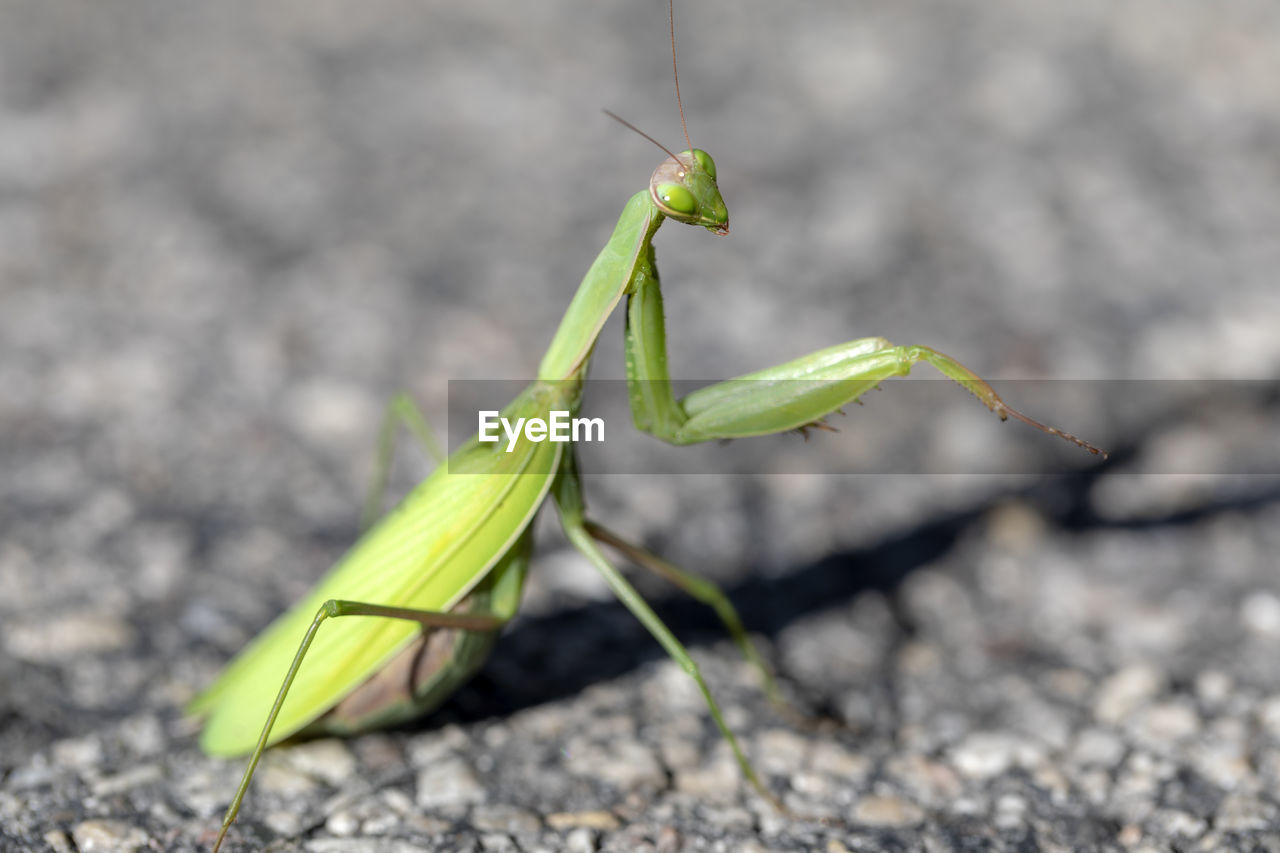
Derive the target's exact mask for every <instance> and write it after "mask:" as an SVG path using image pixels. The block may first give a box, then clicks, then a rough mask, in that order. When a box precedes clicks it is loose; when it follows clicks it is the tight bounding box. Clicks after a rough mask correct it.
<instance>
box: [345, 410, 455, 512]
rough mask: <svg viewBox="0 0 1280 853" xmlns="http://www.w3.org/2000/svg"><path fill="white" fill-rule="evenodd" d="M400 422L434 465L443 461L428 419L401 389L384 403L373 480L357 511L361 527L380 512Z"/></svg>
mask: <svg viewBox="0 0 1280 853" xmlns="http://www.w3.org/2000/svg"><path fill="white" fill-rule="evenodd" d="M400 424H403V425H404V427H405V428H406V429H408V430H409V434H410V435H412V436H413V437H414V438H416V439H417V440H418V443H419V444H421V445H422V447H423V449H424V450H426V451H427V454H428V455H429V456H430V457H431V459H432V461H434V462H435V463H436V464H437V465H439V464H440V463H441V462H443V461H444V458H445V453H444V448H443V447H442V446H441V444H440V440H439V439H438V438H436V434H435V431H434V430H432V429H431V426H430V424H428V423H427V419H426V418H425V417H423V416H422V410H421V409H419V408H418V405H417V403H415V402H413V398H412V397H410V396H409V395H408V394H406V393H405V392H404V391H401V392H400V393H399V394H396V395H395V396H394V397H392V398H391V400H390V401H388V403H387V408H386V411H384V412H383V414H382V425H381V426H380V427H379V428H378V452H377V457H376V458H375V460H374V466H373V479H372V481H371V482H370V483H369V491H368V493H367V494H366V495H365V500H364V510H363V511H362V512H361V514H360V529H361V530H367V529H369V528H370V527H371V526H372V525H373V523H374V522H375V521H377V520H378V518H379V517H381V515H382V503H383V500H384V499H385V497H386V492H387V478H388V475H389V473H390V471H391V457H392V455H393V454H394V453H395V444H396V432H397V431H396V427H397V426H398V425H400Z"/></svg>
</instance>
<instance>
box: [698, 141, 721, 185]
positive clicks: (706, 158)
mask: <svg viewBox="0 0 1280 853" xmlns="http://www.w3.org/2000/svg"><path fill="white" fill-rule="evenodd" d="M693 159H695V160H697V161H698V165H699V166H701V167H702V171H704V172H706V173H707V176H708V177H710V178H711V180H713V181H714V180H715V179H716V161H715V160H712V159H711V155H710V154H708V153H707V152H705V151H703V150H702V149H701V148H695V149H693Z"/></svg>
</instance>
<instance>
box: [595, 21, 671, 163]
mask: <svg viewBox="0 0 1280 853" xmlns="http://www.w3.org/2000/svg"><path fill="white" fill-rule="evenodd" d="M667 25H668V27H669V29H670V32H671V77H672V79H673V80H675V84H676V108H677V109H679V111H680V130H681V131H682V132H683V133H684V141H685V143H687V144H688V146H689V150H690V151H692V150H693V140H692V139H690V138H689V125H688V124H687V123H686V122H685V120H684V100H683V99H682V98H681V97H680V69H679V67H678V66H677V65H676V5H675V0H667ZM604 114H605V115H607V116H608V117H609V118H611V119H613V120H614V121H616V122H617V123H618V124H620V125H622V126H623V127H625V128H627V129H629V130H632V131H635V132H636V133H638V134H640V135H641V136H643V137H644V138H645V139H647V140H649V141H650V142H652V143H653V144H654V145H656V146H658V147H659V148H661V149H662V150H663V151H665V152H666V153H667V156H668V157H670V158H671V159H672V160H675V161H676V162H677V163H680V162H682V161H681V159H680V158H679V157H677V156H676V155H675V154H674V153H672V151H671V149H670V148H668V147H667V146H665V145H663V144H662V143H661V142H659V141H658V140H656V139H654V138H653V137H652V136H650V135H649V134H647V133H645V132H644V131H643V130H641V129H640V128H638V127H636V126H635V125H634V124H632V123H631V122H629V121H627V120H626V119H625V118H623V117H622V116H620V115H618V114H617V113H615V112H613V111H612V110H604Z"/></svg>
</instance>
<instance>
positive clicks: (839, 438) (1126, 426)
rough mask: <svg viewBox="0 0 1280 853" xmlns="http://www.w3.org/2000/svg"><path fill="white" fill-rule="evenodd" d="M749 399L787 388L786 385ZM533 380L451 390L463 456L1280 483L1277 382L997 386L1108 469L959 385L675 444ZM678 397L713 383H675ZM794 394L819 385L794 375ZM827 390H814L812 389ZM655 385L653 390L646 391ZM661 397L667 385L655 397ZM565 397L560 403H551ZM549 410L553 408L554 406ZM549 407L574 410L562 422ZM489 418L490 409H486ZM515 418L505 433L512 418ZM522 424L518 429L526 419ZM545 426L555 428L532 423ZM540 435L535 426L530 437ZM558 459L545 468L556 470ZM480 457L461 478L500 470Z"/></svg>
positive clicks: (618, 470) (599, 395)
mask: <svg viewBox="0 0 1280 853" xmlns="http://www.w3.org/2000/svg"><path fill="white" fill-rule="evenodd" d="M738 383H739V384H740V385H741V386H742V387H741V388H739V389H737V390H742V391H745V396H746V397H748V398H754V396H755V395H754V394H753V391H755V390H759V391H760V392H761V393H764V392H766V391H767V392H769V393H772V394H777V393H778V391H779V388H780V385H779V383H772V384H771V385H770V387H769V388H765V387H764V385H763V383H762V384H761V386H760V388H759V389H753V388H751V387H750V386H751V382H750V381H745V380H739V381H738ZM529 384H530V383H529V382H527V381H514V380H452V381H450V382H449V432H448V440H449V447H450V449H451V450H456V449H457V448H458V447H460V446H462V445H463V444H464V443H465V442H466V441H468V440H469V439H471V438H472V437H474V436H475V435H476V434H477V431H478V429H480V428H481V427H482V426H484V427H485V428H486V429H487V432H488V435H489V437H491V438H493V439H494V440H492V441H488V442H485V444H484V445H483V447H484V448H485V449H486V450H488V451H489V452H491V453H492V454H494V455H495V458H496V457H498V456H502V455H504V454H507V453H508V448H510V449H511V451H512V452H515V451H516V450H517V449H518V448H519V447H521V446H522V443H523V442H528V441H541V442H552V441H554V440H555V439H556V438H557V437H563V438H566V439H570V440H568V441H565V442H564V444H565V447H566V448H567V447H568V446H570V444H571V445H572V447H573V449H574V451H575V452H576V453H577V454H578V457H579V459H580V460H581V463H582V464H581V467H582V470H583V472H584V473H589V474H593V475H599V474H743V475H762V474H815V473H826V474H844V475H848V474H926V475H941V474H1062V473H1070V472H1075V471H1081V470H1086V469H1091V468H1093V467H1094V466H1097V465H1108V466H1110V467H1111V468H1113V469H1114V470H1115V471H1117V472H1124V473H1141V474H1212V475H1259V476H1280V381H1275V380H1256V381H1255V380H1009V381H1000V382H993V383H992V387H994V388H995V390H996V392H997V393H999V394H1000V396H1001V398H1002V399H1003V400H1004V401H1005V402H1006V403H1007V404H1008V405H1010V406H1012V407H1015V408H1016V409H1018V410H1019V411H1020V412H1022V413H1024V414H1026V415H1027V416H1029V417H1031V418H1034V419H1035V420H1037V421H1040V422H1042V423H1044V424H1047V425H1051V426H1053V427H1056V428H1057V429H1060V430H1063V431H1065V432H1069V433H1071V434H1073V435H1076V436H1079V437H1080V438H1081V439H1083V440H1085V441H1087V442H1089V443H1091V444H1093V445H1096V446H1098V447H1100V448H1102V449H1103V450H1106V451H1108V452H1109V453H1110V454H1111V456H1110V459H1109V460H1107V461H1105V462H1104V461H1103V458H1102V457H1101V456H1095V455H1092V454H1090V453H1089V452H1087V451H1086V450H1084V449H1082V448H1080V447H1077V446H1075V445H1073V444H1071V443H1069V442H1067V441H1064V440H1062V439H1061V438H1059V437H1056V436H1053V435H1050V434H1046V433H1044V432H1041V431H1039V430H1037V429H1034V428H1032V427H1030V426H1027V425H1026V424H1024V423H1020V422H1018V421H1016V420H1014V419H1013V418H1010V419H1009V420H1008V421H1007V422H1005V423H1001V422H1000V420H999V419H998V418H997V417H996V416H995V415H994V414H993V413H991V412H990V411H988V410H987V409H986V408H985V407H984V406H983V405H982V404H981V403H980V402H979V401H978V400H976V399H975V398H974V397H973V396H972V395H970V394H969V393H968V392H967V391H966V390H965V389H963V388H961V387H960V386H958V385H956V384H955V383H953V382H951V381H949V380H942V379H939V380H934V379H923V378H921V379H915V378H912V379H905V380H903V379H894V380H890V381H886V382H885V383H884V384H883V386H882V388H881V389H879V390H870V391H867V392H866V393H864V394H863V395H862V397H861V403H857V402H855V403H852V404H849V405H847V406H845V407H844V411H843V413H839V412H836V413H833V414H831V415H829V416H827V417H826V418H825V419H824V424H823V425H820V426H816V427H810V428H808V429H805V430H802V431H801V430H793V431H790V432H785V433H782V434H779V435H769V436H759V437H749V438H736V439H733V440H728V441H725V440H715V439H712V440H710V441H707V442H704V443H701V444H694V445H689V446H682V447H676V446H672V445H670V444H667V443H665V442H662V441H659V440H657V439H656V438H654V437H653V436H651V435H648V434H646V433H643V432H641V431H639V430H638V429H637V428H636V426H635V424H634V422H633V418H632V411H631V404H630V400H631V392H632V389H629V388H628V384H627V382H626V381H624V380H591V381H587V382H585V383H582V384H581V389H580V397H581V409H580V410H579V411H578V412H577V413H576V417H578V418H582V419H587V421H584V422H580V423H579V424H577V436H578V440H577V441H572V440H571V439H572V437H573V435H574V424H573V423H572V422H571V421H570V418H571V417H573V416H575V415H574V413H573V412H572V399H573V396H574V389H573V388H572V387H569V386H565V387H562V388H558V389H555V388H549V389H548V391H547V393H546V394H545V395H543V396H542V398H541V399H539V400H538V401H537V402H536V403H534V402H530V403H528V404H526V405H525V406H523V407H521V410H520V411H515V410H506V411H504V408H505V407H507V406H508V405H510V404H511V402H512V401H513V400H515V399H516V398H517V397H518V396H519V395H520V394H521V393H522V392H523V391H525V390H526V388H527V386H528V385H529ZM672 384H673V386H674V390H675V394H676V397H677V398H679V397H683V396H684V395H685V394H688V393H689V392H691V391H694V390H697V389H699V388H703V387H705V386H707V385H708V384H711V383H708V382H702V381H698V382H684V381H678V382H673V383H672ZM784 384H786V385H789V386H792V387H790V388H788V389H784V390H786V391H789V392H794V394H795V395H798V396H799V395H804V394H806V393H809V392H810V391H812V390H813V388H812V387H809V386H807V385H806V383H805V382H803V381H795V380H789V381H788V382H787V383H784ZM815 387H816V386H815ZM635 390H645V389H635ZM648 390H655V391H656V390H658V389H648ZM557 399H560V400H561V401H567V402H565V404H564V405H563V406H561V405H559V404H557V403H555V402H554V401H555V400H557ZM544 409H545V410H544ZM551 409H556V410H557V411H560V412H563V414H561V415H558V416H555V417H553V416H552V414H551V411H550V410H551ZM485 413H488V414H485ZM503 417H506V419H507V423H506V425H505V426H504V425H503V424H502V422H501V419H502V418H503ZM521 417H523V418H524V419H525V421H524V422H523V423H521V422H520V421H519V418H521ZM535 418H536V419H541V420H543V421H545V422H546V425H545V428H542V427H539V426H538V425H536V424H534V425H532V427H530V421H531V419H535ZM530 429H532V431H530ZM552 459H554V454H552V453H547V452H544V453H541V454H538V455H537V459H536V461H535V462H534V467H532V468H525V469H522V470H525V471H527V472H529V473H533V472H535V471H537V470H538V467H539V466H541V467H542V468H546V467H549V466H550V465H551V464H552V462H551V460H552ZM495 467H496V469H504V467H505V470H510V466H502V465H498V466H494V465H492V464H490V461H489V460H488V459H487V458H486V456H485V455H484V454H483V453H472V454H470V456H469V458H468V460H467V461H466V462H465V463H460V462H459V460H458V459H457V458H456V457H455V458H454V459H451V460H450V465H449V470H450V472H451V473H458V474H465V473H473V474H474V473H492V472H493V471H494V470H495Z"/></svg>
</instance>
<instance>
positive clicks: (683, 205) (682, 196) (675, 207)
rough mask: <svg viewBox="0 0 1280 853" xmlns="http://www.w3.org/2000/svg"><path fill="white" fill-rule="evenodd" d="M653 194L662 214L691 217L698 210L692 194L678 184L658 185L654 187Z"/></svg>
mask: <svg viewBox="0 0 1280 853" xmlns="http://www.w3.org/2000/svg"><path fill="white" fill-rule="evenodd" d="M653 194H654V198H655V199H656V201H657V202H658V206H659V207H661V208H663V211H664V212H669V213H674V214H679V215H682V216H692V215H693V212H694V211H695V210H697V208H698V204H697V202H696V201H694V198H693V193H691V192H689V191H688V190H687V189H685V188H684V187H682V186H680V185H679V184H658V186H656V187H654V190H653Z"/></svg>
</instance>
